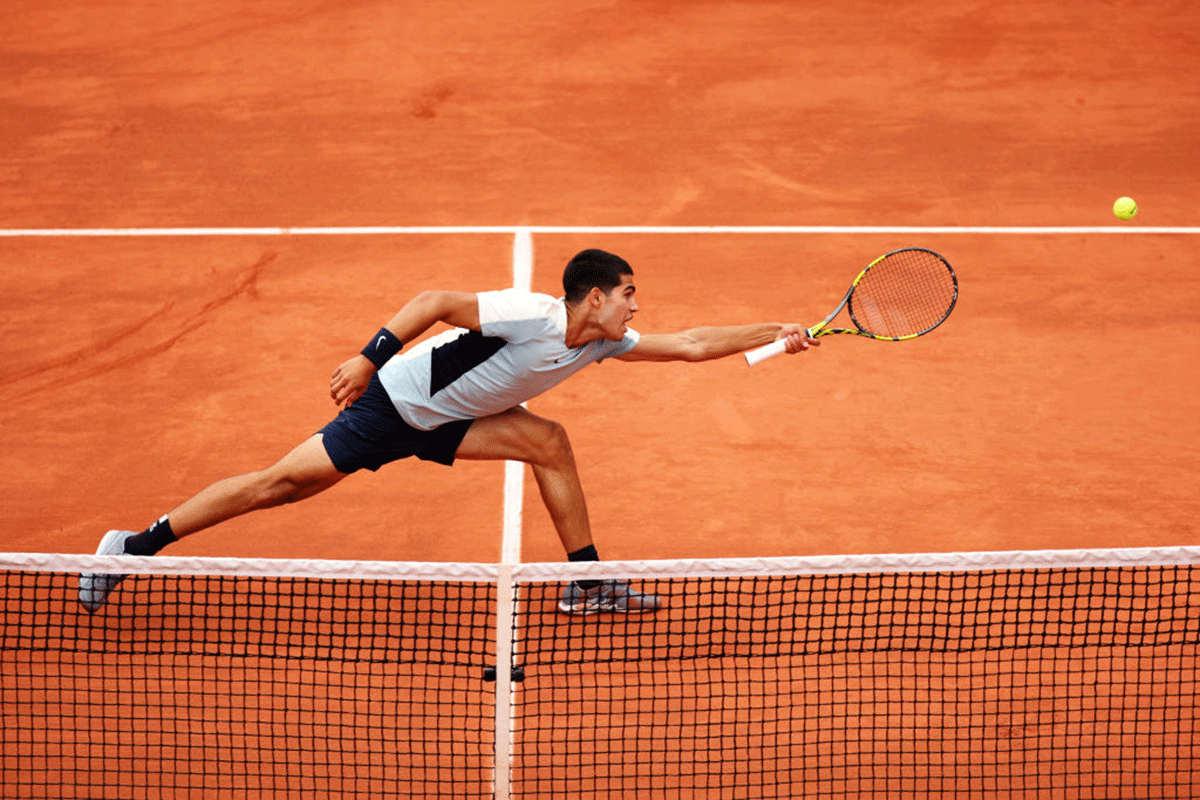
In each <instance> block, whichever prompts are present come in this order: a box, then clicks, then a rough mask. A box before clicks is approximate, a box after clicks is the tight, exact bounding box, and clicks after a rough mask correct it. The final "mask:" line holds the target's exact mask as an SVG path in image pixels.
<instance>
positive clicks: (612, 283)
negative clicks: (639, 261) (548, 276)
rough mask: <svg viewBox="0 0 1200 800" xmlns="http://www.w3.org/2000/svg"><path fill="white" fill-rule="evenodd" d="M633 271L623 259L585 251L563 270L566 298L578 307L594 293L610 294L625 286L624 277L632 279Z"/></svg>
mask: <svg viewBox="0 0 1200 800" xmlns="http://www.w3.org/2000/svg"><path fill="white" fill-rule="evenodd" d="M632 274H633V267H631V266H629V263H628V262H627V261H626V260H625V259H623V258H621V257H620V256H615V255H613V254H612V253H606V252H604V251H603V250H584V251H583V252H581V253H578V254H576V256H575V257H574V258H572V259H571V260H570V261H568V262H567V268H566V269H565V270H563V296H564V297H565V298H566V301H567V302H568V303H569V304H571V305H575V304H577V303H581V302H583V300H584V298H586V297H587V296H588V293H590V292H591V291H592V289H599V290H600V292H601V293H602V294H608V293H609V292H611V291H612V290H613V289H615V288H617V287H618V286H620V285H621V283H622V280H621V278H622V276H624V275H632Z"/></svg>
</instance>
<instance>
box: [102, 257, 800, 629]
mask: <svg viewBox="0 0 1200 800" xmlns="http://www.w3.org/2000/svg"><path fill="white" fill-rule="evenodd" d="M563 291H564V293H565V295H564V297H562V298H559V299H555V298H552V297H550V296H549V295H543V294H535V293H531V292H523V291H519V290H515V289H505V290H501V291H496V292H482V293H480V294H469V293H464V292H440V291H435V292H425V293H423V294H421V295H419V296H417V297H416V298H415V299H413V300H412V301H410V302H409V303H408V304H407V305H405V306H404V307H403V308H402V309H400V311H399V312H398V313H397V314H396V316H395V317H393V318H392V319H391V321H390V322H388V324H387V326H386V327H384V328H383V329H381V330H380V331H379V333H378V334H376V335H375V337H374V338H373V339H372V340H371V342H370V343H369V344H368V345H367V346H366V347H365V348H363V351H362V353H361V354H360V355H357V356H355V357H353V358H351V359H350V360H349V361H347V362H345V363H344V364H342V365H341V366H339V367H338V368H337V369H336V370H334V373H333V377H332V378H331V380H330V387H329V391H330V395H331V396H332V398H333V400H334V402H335V403H337V404H339V405H341V406H342V409H341V411H340V413H339V414H338V415H337V418H336V419H334V420H333V421H332V422H330V423H329V424H328V425H326V426H325V427H324V428H323V429H321V431H319V432H318V433H316V434H314V435H313V436H312V437H311V438H309V439H307V440H306V441H304V442H302V443H301V444H300V445H298V446H297V447H296V448H295V449H294V450H292V451H291V452H290V453H288V454H287V455H286V456H284V457H283V458H282V459H281V460H280V461H278V462H277V463H276V464H274V465H273V466H270V467H267V468H266V469H263V470H260V471H258V472H252V473H249V474H247V475H240V476H237V477H232V478H227V479H225V480H222V481H218V482H217V483H214V484H212V485H211V486H209V487H208V488H206V489H204V490H202V491H201V492H199V493H198V494H196V495H195V496H193V497H192V498H190V499H188V500H186V501H184V502H183V503H182V504H181V505H179V506H178V507H177V508H175V509H173V510H172V511H170V512H169V513H167V514H166V515H164V516H163V517H162V518H161V519H159V520H158V521H157V522H155V523H154V524H153V525H151V526H150V527H149V528H147V529H146V530H144V531H142V532H141V533H134V532H133V531H119V530H114V531H109V532H108V533H107V534H105V536H104V538H103V539H101V541H100V546H99V548H98V549H97V550H96V553H97V554H98V555H120V554H129V555H153V554H155V553H157V552H159V551H160V550H161V549H162V548H163V547H165V546H166V545H168V544H170V543H171V542H174V541H176V540H177V539H179V538H181V537H184V536H188V535H191V534H193V533H196V532H198V531H202V530H204V529H205V528H209V527H211V526H213V525H216V524H217V523H219V522H223V521H225V520H228V519H231V518H233V517H237V516H240V515H242V514H245V513H247V512H249V511H255V510H257V509H260V508H269V507H271V506H278V505H282V504H284V503H293V502H296V501H297V500H303V499H305V498H308V497H312V496H313V495H315V494H317V493H319V492H323V491H324V490H326V489H328V488H329V487H331V486H333V485H334V484H336V483H338V482H339V481H341V480H342V479H343V478H345V477H346V476H347V475H349V474H350V473H352V472H356V471H358V470H360V469H363V468H364V467H365V468H366V469H370V470H378V469H379V468H380V467H381V466H383V465H384V464H387V463H389V462H391V461H396V460H398V459H402V458H408V457H410V456H416V457H417V458H420V459H424V460H426V461H435V462H437V463H439V464H446V465H450V464H453V463H454V460H455V459H456V458H464V459H477V460H478V459H484V460H513V461H522V462H525V463H527V464H529V465H530V466H531V467H532V468H533V474H534V477H535V478H536V479H537V484H538V489H539V490H540V491H541V495H542V500H543V502H544V503H545V505H546V509H547V510H548V511H549V512H550V518H551V520H552V521H553V523H554V527H555V530H556V531H557V532H558V536H559V539H560V540H561V541H562V545H563V547H564V549H565V550H566V552H567V558H568V559H569V560H571V561H596V560H598V559H599V556H598V554H597V552H596V548H595V546H594V544H593V542H592V532H591V528H590V525H589V522H588V513H587V505H586V503H585V502H584V496H583V488H582V486H581V485H580V482H579V474H578V472H577V471H576V468H575V458H574V456H573V454H572V452H571V445H570V442H569V441H568V440H567V434H566V432H565V431H564V430H563V427H562V426H561V425H559V424H558V423H556V422H551V421H550V420H547V419H543V418H541V417H538V416H536V415H534V414H532V413H530V412H529V411H526V410H525V409H524V408H522V407H521V404H522V403H524V402H525V401H527V400H530V399H531V398H533V397H536V396H537V395H539V394H541V393H542V392H545V391H546V390H548V389H550V388H552V387H554V386H556V385H558V384H559V383H560V382H561V381H563V380H565V379H566V378H567V377H569V376H570V375H573V374H574V373H576V372H578V371H579V370H581V369H583V368H584V367H585V366H587V365H588V364H591V363H593V362H596V361H601V360H603V359H605V358H618V359H620V360H622V361H707V360H710V359H715V358H723V357H725V356H729V355H733V354H735V353H741V352H744V351H746V350H750V349H752V348H754V347H758V346H761V345H764V344H768V343H770V342H772V341H775V340H777V339H786V341H787V351H788V352H789V353H798V352H800V351H802V350H806V349H808V347H809V346H810V345H814V344H818V342H817V341H816V340H814V339H810V338H808V337H807V336H806V335H805V331H804V328H803V327H802V326H800V325H794V324H778V323H763V324H759V325H744V326H722V327H705V328H693V329H691V330H687V331H682V332H680V333H669V334H648V335H646V336H639V335H638V334H637V333H636V332H635V331H633V330H630V329H629V328H628V327H627V325H628V323H629V321H630V320H632V319H633V315H634V314H635V313H636V312H637V310H638V305H637V302H636V301H635V300H634V292H635V289H634V285H633V270H632V269H631V268H630V266H629V264H628V263H626V262H625V260H624V259H622V258H620V257H618V256H615V255H612V254H611V253H606V252H604V251H601V250H585V251H583V252H581V253H579V254H578V255H576V256H575V257H574V258H572V259H571V261H570V262H569V263H568V264H567V267H566V270H565V271H564V273H563ZM438 322H444V323H447V324H449V325H451V326H454V330H450V331H447V332H445V333H443V334H440V335H438V336H434V337H432V338H430V339H428V340H426V341H424V342H422V343H421V344H419V345H417V346H416V347H413V348H412V349H411V350H410V351H409V352H406V353H404V354H402V355H401V354H400V350H401V347H402V344H403V343H404V342H411V341H413V340H415V339H417V338H418V337H419V336H421V334H423V333H425V331H427V330H428V329H429V328H430V327H432V326H433V325H434V324H435V323H438ZM123 577H124V576H123V575H110V574H85V575H81V576H80V581H79V601H80V602H81V603H82V604H83V605H84V606H85V607H86V608H87V609H88V610H89V611H96V610H97V609H99V608H100V607H101V606H102V605H103V604H104V602H105V601H106V600H107V599H108V595H109V593H110V592H111V591H112V590H113V589H114V588H115V587H116V586H117V584H118V583H120V581H121V579H122V578H123ZM660 605H661V601H660V600H659V598H657V597H655V596H653V595H647V594H640V593H638V592H635V591H633V590H632V589H630V587H629V586H628V585H627V584H626V583H625V582H622V581H577V582H574V583H571V584H568V586H567V587H566V588H565V589H564V591H563V595H562V599H561V601H560V602H559V608H560V609H561V610H562V611H564V612H566V613H584V614H587V613H595V612H598V611H609V612H633V611H653V610H655V609H657V608H659V607H660Z"/></svg>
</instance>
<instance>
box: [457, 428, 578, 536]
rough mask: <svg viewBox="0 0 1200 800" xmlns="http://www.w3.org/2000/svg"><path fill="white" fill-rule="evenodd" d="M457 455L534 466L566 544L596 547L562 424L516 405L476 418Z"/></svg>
mask: <svg viewBox="0 0 1200 800" xmlns="http://www.w3.org/2000/svg"><path fill="white" fill-rule="evenodd" d="M455 456H456V457H457V458H462V459H466V460H468V461H479V460H486V461H505V460H507V461H522V462H524V463H526V464H529V465H530V466H531V467H532V468H533V475H534V478H535V479H536V480H537V484H538V490H539V491H540V492H541V495H542V502H543V503H545V505H546V510H547V511H549V512H550V519H551V521H552V522H553V523H554V529H555V530H556V531H557V532H558V538H559V540H560V541H561V542H562V545H563V548H564V549H565V550H566V551H567V553H575V552H578V551H579V550H582V549H584V548H587V547H590V546H591V545H592V529H591V523H590V522H589V519H588V512H587V500H586V499H585V498H584V495H583V485H582V483H580V480H579V471H578V469H577V468H576V466H575V454H574V452H573V451H572V450H571V442H570V440H569V439H568V437H567V432H566V430H565V429H564V428H563V426H562V425H560V424H558V423H557V422H552V421H551V420H548V419H544V418H542V417H539V416H537V415H535V414H531V413H530V412H528V411H526V410H525V409H523V408H513V409H510V410H508V411H505V412H504V413H502V414H497V415H495V416H492V417H484V418H483V419H477V420H475V422H474V423H473V424H472V425H471V428H470V429H469V430H468V431H467V434H466V436H465V437H463V440H462V443H461V444H460V445H459V446H458V450H457V452H456V453H455Z"/></svg>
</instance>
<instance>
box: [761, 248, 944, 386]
mask: <svg viewBox="0 0 1200 800" xmlns="http://www.w3.org/2000/svg"><path fill="white" fill-rule="evenodd" d="M914 250H919V251H921V252H924V253H929V254H930V255H932V256H934V257H935V258H937V260H938V261H941V262H942V264H943V265H945V267H946V271H947V272H949V273H950V280H951V281H952V282H953V285H954V295H953V296H952V297H951V298H950V305H949V306H948V307H947V308H946V311H945V313H944V314H942V316H941V318H939V319H938V321H937V322H935V323H934V324H932V325H930V326H929V327H928V328H926V329H925V330H923V331H919V332H917V333H909V334H905V335H904V336H883V335H881V334H878V333H870V332H869V331H865V330H863V329H862V327H861V326H860V325H859V323H858V320H857V319H856V318H855V316H854V304H853V303H852V302H851V298H852V297H853V296H854V290H855V289H857V288H858V284H859V283H861V282H862V279H863V277H864V276H865V275H866V274H867V273H868V272H870V271H871V268H872V267H874V266H875V265H876V264H878V263H879V262H881V261H883V260H884V259H885V258H888V257H890V256H894V255H896V254H897V253H909V252H912V251H914ZM957 303H958V276H957V275H956V274H955V273H954V268H953V267H951V266H950V262H949V261H947V260H946V259H945V258H944V257H942V255H941V254H940V253H937V252H935V251H933V250H930V249H929V248H927V247H901V248H899V249H896V250H891V251H889V252H887V253H884V254H883V255H881V256H880V257H879V258H877V259H875V260H874V261H872V262H871V263H870V264H867V266H865V267H863V269H862V272H860V273H858V275H857V276H856V277H855V278H854V282H853V283H851V284H850V288H849V289H848V290H846V295H845V296H844V297H843V298H842V302H840V303H838V304H837V308H835V309H834V310H833V313H831V314H830V315H829V316H827V317H826V318H825V319H823V320H821V321H820V322H818V323H817V324H816V325H813V326H812V327H811V328H807V329H805V331H804V333H805V335H807V336H808V338H810V339H817V338H819V337H821V336H831V335H834V334H851V335H854V336H863V337H866V338H868V339H876V340H878V341H881V342H903V341H907V340H909V339H915V338H917V337H918V336H924V335H925V334H927V333H929V332H930V331H932V330H933V329H934V328H936V327H937V326H939V325H941V324H942V323H943V322H945V321H946V318H947V317H949V316H950V312H951V311H953V310H954V306H955V305H956V304H957ZM847 305H849V306H850V319H851V321H853V322H854V327H853V328H828V327H826V326H827V325H828V324H829V323H831V322H833V320H834V317H836V316H837V315H838V314H840V313H842V309H843V308H845V307H846V306H847ZM786 349H787V343H786V342H785V341H784V340H783V339H779V340H776V341H774V342H771V343H770V344H768V345H764V346H763V347H759V348H757V349H754V350H750V351H748V352H747V353H746V363H747V364H749V365H750V366H754V365H755V364H758V363H759V362H761V361H765V360H766V359H768V358H773V357H775V356H777V355H779V354H781V353H783V352H784V351H785V350H786Z"/></svg>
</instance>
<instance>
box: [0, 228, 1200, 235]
mask: <svg viewBox="0 0 1200 800" xmlns="http://www.w3.org/2000/svg"><path fill="white" fill-rule="evenodd" d="M521 233H527V234H546V233H586V234H643V233H646V234H662V233H692V234H697V233H723V234H755V233H786V234H814V233H822V234H928V235H934V234H936V235H942V234H1000V235H1034V236H1036V235H1048V236H1061V235H1075V234H1089V233H1095V234H1184V235H1189V234H1193V235H1194V234H1200V227H1149V226H1147V227H1138V226H1136V225H1111V226H1104V225H1100V226H1093V227H1088V226H1082V227H1056V226H1042V227H1019V226H1013V227H1004V226H984V227H968V226H963V227H958V226H904V225H901V226H889V225H795V226H793V225H716V226H691V225H679V226H670V225H668V226H657V227H655V226H637V225H530V226H517V225H474V226H456V225H447V226H369V227H345V228H9V229H0V238H23V237H24V238H32V237H122V236H130V237H138V236H141V237H154V236H165V237H171V236H174V237H182V236H391V235H399V234H507V235H510V236H516V235H519V234H521Z"/></svg>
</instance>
